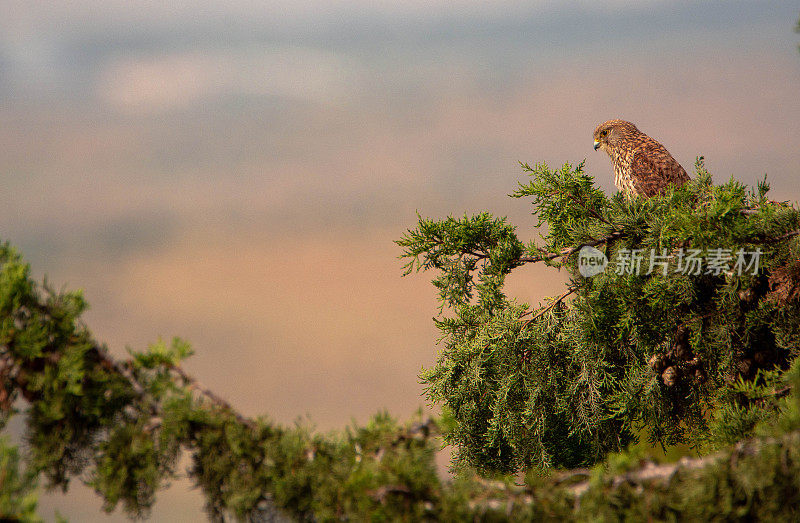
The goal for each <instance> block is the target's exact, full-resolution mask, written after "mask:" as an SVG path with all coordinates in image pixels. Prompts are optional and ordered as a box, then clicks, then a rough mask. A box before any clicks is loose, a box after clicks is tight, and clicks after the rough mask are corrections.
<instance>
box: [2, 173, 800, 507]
mask: <svg viewBox="0 0 800 523" xmlns="http://www.w3.org/2000/svg"><path fill="white" fill-rule="evenodd" d="M523 168H524V169H525V170H527V171H528V172H529V173H530V174H531V175H532V178H531V180H530V182H529V183H526V184H521V185H520V187H519V188H518V190H517V191H516V192H515V193H514V195H513V196H515V197H519V198H531V201H532V203H533V211H534V214H535V215H536V217H537V218H538V221H539V223H538V225H542V226H543V230H544V234H543V238H542V239H543V242H542V243H541V244H537V243H535V242H531V243H529V244H527V245H525V244H523V243H522V241H520V240H519V239H518V238H517V235H516V229H515V228H514V227H513V226H511V225H510V224H508V223H507V221H506V220H505V219H501V218H495V217H492V216H490V215H489V214H487V213H482V214H479V215H476V216H472V217H470V216H464V217H463V218H459V219H456V218H448V219H446V220H441V221H434V220H428V219H423V218H421V217H420V219H419V224H418V227H417V228H415V229H412V230H409V231H408V232H407V233H406V235H405V236H404V237H403V238H402V239H401V240H399V241H398V243H399V244H400V246H401V247H402V248H403V250H404V256H405V257H406V258H407V260H408V263H407V264H406V266H405V271H406V273H409V272H411V271H413V270H415V269H416V270H420V269H424V270H433V271H437V275H436V278H435V280H434V285H435V287H436V288H437V291H438V293H439V297H440V300H441V306H442V307H441V314H440V317H439V318H437V319H436V324H437V326H438V327H439V329H440V330H441V331H442V342H443V346H442V350H441V352H440V355H439V356H440V357H439V361H438V362H437V364H436V365H435V366H433V367H431V368H429V369H426V370H425V371H424V372H423V374H422V377H423V379H424V380H425V382H426V384H427V394H428V397H429V398H430V399H431V400H433V401H435V402H438V403H440V404H441V405H442V408H443V416H442V418H441V420H439V421H438V422H433V421H430V420H428V421H423V420H422V419H421V418H420V417H417V418H416V419H414V420H412V421H410V422H409V423H406V424H403V423H399V422H397V421H396V420H394V419H393V418H391V417H390V416H389V415H387V414H385V413H382V414H378V415H376V416H375V417H374V418H373V419H372V420H371V421H370V422H369V423H368V424H366V425H365V426H356V425H353V426H351V427H349V428H347V429H345V430H343V431H337V432H332V433H330V434H319V433H316V432H314V431H313V430H312V429H311V428H310V427H308V426H306V425H304V424H300V423H298V424H297V425H296V426H292V427H286V426H281V425H279V424H276V423H274V422H271V421H270V420H269V419H267V418H259V419H256V420H251V419H248V418H245V417H243V416H241V415H240V414H238V413H237V412H236V411H235V410H233V408H232V407H231V406H230V405H228V404H227V403H226V402H225V401H224V400H222V399H220V398H218V397H216V396H215V395H214V393H213V392H211V391H209V390H207V389H205V388H204V387H203V386H202V385H201V384H199V383H197V382H196V381H195V380H194V379H193V378H191V377H190V376H188V375H186V374H185V373H184V371H183V370H182V368H181V363H182V361H183V359H185V358H186V357H189V356H190V355H191V352H192V351H191V347H190V346H189V344H188V343H186V342H184V341H182V340H180V339H177V338H176V339H173V340H172V341H170V342H165V341H162V340H159V341H157V342H156V343H154V344H152V345H151V346H150V347H148V348H147V350H145V351H143V352H137V351H129V353H130V359H128V360H127V361H123V362H118V361H116V360H115V359H113V358H112V357H111V356H110V355H109V353H108V351H107V350H106V348H105V347H104V346H102V345H100V344H98V343H97V342H96V341H95V340H94V339H93V338H92V336H91V333H90V332H89V330H88V329H87V327H86V326H85V325H83V323H81V321H80V316H81V314H82V312H83V311H84V310H85V309H86V307H87V304H86V303H85V302H84V300H83V299H82V297H81V294H80V293H79V292H67V291H62V292H55V291H53V290H52V289H50V288H49V287H48V286H47V284H46V283H45V284H43V285H39V284H38V283H37V282H34V281H33V280H32V279H31V278H30V270H29V267H28V266H27V264H25V263H23V262H22V260H21V258H20V257H19V255H17V254H16V253H15V252H14V251H13V250H12V249H11V248H10V247H9V246H8V245H7V244H4V245H0V411H2V415H3V420H4V421H6V420H7V419H8V418H9V417H11V416H13V415H15V414H16V413H17V412H16V410H15V409H14V408H13V407H14V405H26V410H25V411H24V415H25V418H26V422H27V428H26V431H27V433H26V435H25V440H26V442H27V443H28V449H27V450H28V452H27V453H26V458H27V465H28V467H27V469H26V472H19V457H18V455H17V454H16V451H15V450H14V449H10V448H8V447H7V446H5V444H4V443H2V442H0V462H1V463H2V467H0V474H2V478H0V479H3V481H2V482H0V509H2V510H3V511H5V514H10V515H12V516H14V517H19V518H21V519H26V518H29V519H31V520H35V518H36V516H35V513H34V509H35V496H33V489H34V487H35V485H36V479H37V477H42V478H44V480H45V484H46V486H49V487H58V488H62V489H64V490H66V489H68V487H69V485H70V482H71V481H72V480H74V479H76V478H78V479H79V480H80V481H83V482H85V483H87V484H88V485H90V486H92V487H93V488H94V489H95V490H96V492H97V493H98V495H100V496H101V497H102V498H103V500H104V507H105V508H106V510H108V511H111V510H114V509H115V508H116V507H118V506H121V507H122V508H123V510H125V512H126V513H127V514H128V515H130V516H134V517H139V516H146V515H147V514H148V511H149V509H150V507H151V506H152V504H153V503H154V502H155V494H156V492H157V491H158V489H160V488H161V487H162V486H164V485H165V483H167V482H168V481H169V480H170V479H171V478H173V477H175V474H176V467H177V462H178V458H179V456H180V453H181V452H188V453H189V454H190V456H191V467H190V469H189V470H188V475H189V477H190V478H191V479H192V480H193V481H194V482H195V484H196V485H197V486H198V487H199V488H200V489H201V490H202V492H203V495H204V497H205V501H206V510H207V512H208V514H209V516H210V517H211V518H212V519H213V520H222V519H223V518H227V517H233V518H235V519H238V520H259V521H260V520H269V519H271V518H273V517H276V516H277V517H281V516H288V517H291V518H293V519H296V520H300V521H331V520H355V521H363V520H370V521H463V520H481V521H507V520H523V521H526V520H536V521H564V520H576V521H584V520H592V521H594V520H597V519H600V520H618V519H625V518H627V519H633V520H638V519H648V518H650V519H659V520H660V519H680V518H684V517H688V518H696V519H711V518H712V516H715V515H716V516H717V517H722V518H728V519H735V518H740V519H748V518H760V519H768V518H770V517H772V518H775V519H778V520H780V519H784V520H791V519H796V512H795V509H794V508H793V507H795V506H797V501H798V500H800V485H798V483H797V480H796V478H797V477H800V460H799V459H798V458H799V457H800V456H798V453H799V452H800V436H798V434H799V433H800V400H799V399H798V397H800V395H798V393H797V390H798V389H799V388H800V366H799V365H798V364H793V362H794V361H795V356H796V354H797V349H798V347H799V346H800V321H798V320H800V318H798V313H799V312H800V303H798V302H800V262H798V259H800V247H799V246H798V243H797V231H798V229H800V216H798V212H797V210H796V209H795V208H793V207H790V206H788V205H786V204H780V203H775V202H772V201H770V200H768V199H767V198H766V192H767V189H768V187H767V185H766V183H762V184H759V186H758V187H757V188H756V189H754V190H748V189H747V188H745V187H743V186H742V185H741V184H738V183H737V182H735V181H731V182H728V183H726V184H724V185H721V186H714V185H712V184H711V180H710V176H709V175H708V173H707V172H705V170H704V168H703V166H702V163H698V165H697V174H696V176H695V179H694V181H693V182H692V183H691V184H688V185H687V186H685V187H682V188H680V189H676V190H674V191H671V192H668V193H667V194H665V195H663V196H661V197H657V198H651V199H648V200H632V201H629V200H626V199H623V198H621V197H619V196H614V197H612V198H607V197H606V196H605V195H603V194H602V192H601V191H599V190H598V189H597V188H595V187H594V185H593V182H592V179H591V177H589V176H587V175H586V174H585V173H584V172H583V170H582V165H579V166H577V167H575V168H573V167H572V166H570V165H565V166H563V167H562V168H561V169H559V170H550V169H548V168H547V167H546V166H544V165H538V166H536V167H534V168H531V167H529V166H527V165H523ZM534 225H535V224H534ZM583 245H592V246H595V247H597V248H599V249H602V250H603V252H604V253H605V254H606V255H607V256H608V257H609V259H611V260H612V261H618V260H619V258H620V253H622V252H624V250H625V249H650V248H654V249H657V250H659V252H660V250H661V249H666V250H667V251H668V252H671V253H675V252H676V250H679V249H689V248H696V249H701V250H706V251H709V250H713V249H715V248H718V247H725V248H731V249H734V250H735V249H740V248H741V249H747V250H752V249H756V248H758V249H763V251H764V256H763V257H762V267H763V269H764V270H763V271H762V272H760V273H759V274H747V273H743V274H741V275H740V274H737V273H735V272H733V273H720V274H698V275H687V274H679V273H675V272H671V269H672V268H673V266H672V265H671V266H670V267H669V268H670V272H668V273H667V274H662V273H661V272H660V271H654V272H652V273H649V274H629V273H626V272H625V271H620V273H619V274H618V273H617V272H616V271H614V270H612V269H611V267H612V266H611V265H610V266H609V268H607V270H606V271H605V272H603V273H602V274H599V275H596V276H594V277H592V278H584V277H583V276H581V274H580V270H579V265H578V260H577V258H578V257H577V255H576V253H577V252H578V250H579V249H580V247H581V246H583ZM534 262H543V263H546V264H548V265H551V266H553V267H554V268H558V269H563V271H564V272H565V273H567V275H568V278H569V283H568V287H567V290H566V291H565V293H564V294H562V295H561V296H559V297H558V298H556V299H553V300H551V301H550V302H548V303H547V304H545V305H544V306H540V307H539V308H531V307H530V306H529V305H527V304H525V303H523V302H521V301H518V300H515V299H513V298H511V299H510V298H508V297H507V296H506V295H505V293H504V289H503V285H504V282H505V277H506V276H507V275H508V274H509V273H510V272H511V271H512V270H514V269H515V268H517V267H519V266H521V265H522V264H525V263H534ZM674 262H675V260H672V262H671V263H673V265H674ZM670 369H672V370H671V371H670ZM20 398H21V399H24V400H25V402H24V403H23V402H19V403H15V401H16V400H17V399H20ZM437 426H438V427H439V429H437ZM438 430H441V431H442V432H443V438H444V441H445V442H446V443H450V444H452V445H454V446H455V448H456V461H457V464H458V465H459V466H458V469H459V474H458V476H457V477H456V478H455V479H454V480H453V481H443V480H442V479H441V478H439V477H438V475H437V474H436V467H435V460H434V456H435V452H436V450H437V448H438V447H439V444H440V440H439V439H438V438H437V432H438ZM640 435H645V436H647V439H648V441H651V442H660V443H662V444H663V445H671V444H674V443H680V442H683V443H688V444H689V445H691V446H693V447H696V450H697V451H700V452H708V451H713V452H715V453H714V454H710V455H706V456H705V457H703V458H697V459H695V460H693V461H685V462H682V463H683V464H682V465H677V466H676V465H667V464H662V465H659V467H665V468H663V470H664V471H666V472H664V473H661V472H660V471H661V470H662V469H655V471H654V469H653V466H652V465H648V462H647V461H646V460H645V456H647V455H651V453H649V452H647V449H646V448H645V447H643V446H642V445H641V444H640V445H639V446H637V447H635V448H633V449H632V450H631V451H626V449H627V448H628V447H629V446H630V444H632V443H634V442H636V441H637V440H638V438H639V436H640ZM742 438H755V439H751V440H747V441H744V442H743V441H742ZM733 442H737V443H735V444H733ZM587 465H594V469H592V470H589V469H584V468H578V469H575V470H571V471H558V469H559V468H564V467H583V466H587ZM643 466H644V467H645V468H644V469H643V468H642V467H643ZM647 467H649V468H647ZM475 469H477V471H478V472H480V475H478V474H476V473H475ZM520 469H522V470H525V471H526V476H525V482H526V483H525V485H524V486H520V485H517V484H516V480H517V478H516V477H513V476H503V475H502V474H500V473H503V472H512V471H517V470H520ZM487 476H488V478H487ZM718 515H721V516H718Z"/></svg>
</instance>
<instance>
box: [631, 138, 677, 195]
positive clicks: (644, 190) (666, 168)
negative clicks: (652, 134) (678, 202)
mask: <svg viewBox="0 0 800 523" xmlns="http://www.w3.org/2000/svg"><path fill="white" fill-rule="evenodd" d="M631 180H632V182H633V187H634V189H636V192H637V193H638V194H640V195H642V196H647V197H648V198H649V197H651V196H655V195H656V194H658V193H660V192H661V191H662V190H663V189H664V187H666V186H667V185H669V184H675V185H682V184H683V183H685V182H686V181H687V180H689V176H688V175H687V174H686V171H684V170H683V167H681V165H680V164H679V163H678V162H676V161H675V159H674V158H673V157H672V156H671V155H670V154H669V153H668V152H667V150H666V149H664V147H663V146H659V147H647V148H643V149H638V150H637V151H635V152H634V153H633V159H632V160H631Z"/></svg>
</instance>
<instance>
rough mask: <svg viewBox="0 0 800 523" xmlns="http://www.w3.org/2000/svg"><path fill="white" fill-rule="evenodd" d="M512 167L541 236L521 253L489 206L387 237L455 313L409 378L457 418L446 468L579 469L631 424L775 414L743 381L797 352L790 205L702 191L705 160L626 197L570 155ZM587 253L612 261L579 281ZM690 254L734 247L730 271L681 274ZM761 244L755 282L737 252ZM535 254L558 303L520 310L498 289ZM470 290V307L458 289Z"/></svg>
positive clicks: (627, 439) (761, 195)
mask: <svg viewBox="0 0 800 523" xmlns="http://www.w3.org/2000/svg"><path fill="white" fill-rule="evenodd" d="M523 169H524V170H525V171H527V172H528V173H529V174H530V175H531V176H532V179H531V180H530V182H528V183H526V184H520V187H519V188H518V189H517V191H516V192H515V193H514V194H513V195H512V196H514V197H518V198H523V197H530V198H531V201H532V204H533V214H534V216H536V217H537V218H538V223H536V224H535V225H537V226H544V227H543V229H544V231H545V232H544V235H543V243H542V244H541V245H539V244H536V243H535V242H531V243H529V244H528V245H527V247H526V248H525V249H519V248H518V246H519V245H521V242H520V240H518V239H517V237H516V235H515V232H514V229H513V228H512V227H510V226H509V225H508V224H507V223H506V221H505V220H504V219H497V218H492V217H491V216H489V215H487V214H481V215H479V216H476V217H473V218H468V217H465V218H464V219H462V220H455V219H453V218H447V219H446V220H442V221H439V222H436V221H432V220H428V219H423V218H420V220H419V227H418V228H417V229H413V230H409V231H408V232H407V234H406V235H405V236H404V237H403V238H402V239H401V240H400V241H398V242H397V243H398V244H399V245H400V246H401V247H402V248H403V249H404V252H403V256H404V257H406V258H409V259H410V261H409V262H408V264H407V265H406V271H410V270H412V268H416V269H417V270H420V269H422V270H437V271H439V274H438V275H437V276H436V279H435V280H434V285H435V286H436V287H437V288H438V289H439V296H440V299H441V302H442V306H443V307H444V306H448V307H449V308H450V310H451V311H452V315H449V316H443V317H440V318H438V319H437V320H436V325H437V327H438V328H439V329H440V330H441V331H442V341H443V347H442V350H441V351H440V354H439V359H438V362H437V364H436V365H435V366H434V367H432V368H429V369H426V370H424V371H423V373H422V375H421V378H422V380H423V382H425V383H426V384H427V395H428V397H429V399H430V400H432V401H433V402H436V403H440V404H442V405H443V407H445V408H446V409H447V411H448V413H450V414H451V415H452V417H453V420H454V423H453V424H452V429H451V430H449V431H447V433H446V434H445V440H446V441H447V442H448V443H450V444H453V445H454V446H456V448H457V451H456V454H455V458H456V464H457V465H459V466H465V465H466V466H471V467H476V468H478V469H479V470H481V471H484V472H488V471H499V472H513V471H516V470H520V469H528V468H531V467H534V468H537V469H542V470H544V469H548V468H550V467H578V466H587V465H591V464H594V463H598V462H600V461H601V460H602V459H603V458H604V456H605V455H606V454H607V453H609V452H617V451H620V450H623V449H625V448H627V447H628V446H629V445H630V444H631V443H633V442H635V441H637V437H638V435H639V434H645V435H646V436H647V438H648V440H649V441H650V442H652V443H656V442H658V443H659V444H661V445H675V444H689V445H690V446H699V445H703V444H708V443H709V442H711V441H715V442H716V443H712V445H713V444H721V443H724V442H730V441H733V440H732V439H731V438H740V437H743V436H745V435H747V434H749V433H750V432H751V431H752V429H753V427H754V426H755V424H756V423H757V422H758V421H759V420H761V419H763V418H764V417H766V416H768V415H769V413H770V412H771V409H773V410H774V406H772V407H771V406H770V405H768V402H754V401H752V400H751V399H748V396H747V393H746V391H744V390H741V387H742V384H743V383H750V384H757V383H760V381H763V380H764V379H766V377H767V375H766V374H763V372H762V371H767V370H770V369H773V368H778V369H782V368H785V367H786V366H787V365H788V363H789V362H790V361H792V360H793V359H794V357H795V356H796V355H797V353H798V350H799V348H800V336H799V334H800V331H798V325H799V324H800V300H798V295H799V294H800V293H798V292H796V291H795V289H796V288H797V287H796V286H797V285H798V282H800V268H798V267H799V266H800V264H798V263H797V260H798V258H799V257H800V256H799V255H800V247H798V243H797V241H796V231H797V229H798V228H799V227H800V213H798V211H797V209H795V208H793V207H790V206H788V205H786V204H781V203H775V202H772V201H770V200H768V199H767V198H766V193H767V191H768V186H767V184H766V182H764V183H761V184H759V186H758V187H757V188H755V189H753V190H748V189H747V188H746V187H745V186H743V185H741V184H740V183H738V182H736V181H734V180H731V181H730V182H728V183H726V184H723V185H719V186H715V185H712V183H711V177H710V175H709V174H708V172H707V171H706V170H705V168H704V166H703V163H702V159H699V160H698V163H697V165H696V175H695V177H694V179H693V181H692V182H691V183H689V184H686V185H685V186H683V187H681V188H677V189H674V190H670V191H668V192H667V193H665V194H664V195H662V196H658V197H654V198H648V199H641V198H638V199H633V200H628V199H626V198H623V197H622V196H621V195H619V194H618V195H615V196H614V197H613V198H607V197H605V196H604V195H603V193H602V192H601V191H599V190H598V189H597V188H596V187H594V185H593V182H592V179H591V177H590V176H588V175H586V174H585V173H584V172H583V165H582V164H581V165H578V166H577V167H574V168H573V167H572V166H570V165H568V164H567V165H564V166H563V167H562V168H560V169H558V170H551V169H549V168H548V167H547V166H546V165H537V166H536V167H534V168H531V167H530V166H528V165H526V164H523ZM463 238H468V241H463V240H462V239H463ZM498 238H502V241H497V239H498ZM586 245H590V246H596V247H598V248H601V249H602V250H603V253H604V254H605V255H606V256H607V258H608V259H609V260H611V263H610V264H609V265H608V267H607V269H606V270H605V271H604V272H602V273H601V274H598V275H595V276H594V277H591V278H589V277H586V278H585V277H583V276H582V275H581V274H580V271H579V267H578V259H579V256H578V255H577V252H578V250H579V249H580V248H581V247H582V246H586ZM511 246H513V247H511ZM690 249H696V250H697V251H698V252H700V253H702V254H705V255H706V258H708V257H709V256H713V255H714V253H715V252H717V253H718V256H719V255H721V254H719V253H722V251H718V250H719V249H729V250H728V251H724V253H727V256H728V257H729V260H728V269H730V270H727V271H723V270H719V271H714V270H712V269H710V267H702V268H701V270H700V271H699V273H698V274H692V271H688V272H687V271H679V270H677V269H679V267H678V266H677V264H678V263H681V262H682V259H683V256H684V253H688V252H689V250H690ZM634 250H640V251H639V252H643V253H650V252H653V253H654V254H657V255H663V256H665V258H663V260H668V265H666V266H661V265H656V264H652V265H651V266H650V267H648V264H649V263H652V262H651V261H650V259H651V258H649V257H648V256H647V255H646V254H645V255H644V259H643V260H642V262H641V269H642V270H641V271H638V272H637V271H634V270H625V267H624V266H622V265H621V263H622V261H621V260H624V258H623V255H624V254H625V253H628V254H627V255H628V257H630V253H631V252H632V251H633V252H636V251H634ZM756 251H758V252H759V253H760V254H761V256H760V260H759V262H760V269H761V270H760V271H759V272H758V274H752V272H753V270H751V269H752V267H753V266H750V269H747V270H741V271H740V270H736V269H735V263H737V261H738V257H737V253H740V254H741V255H742V256H745V253H751V252H756ZM724 253H722V254H724ZM666 256H669V258H666ZM420 259H421V260H422V262H420V261H419V260H420ZM652 259H653V260H655V259H656V258H655V257H653V258H652ZM742 260H743V261H745V262H752V255H751V256H750V259H749V260H748V259H746V257H743V258H742ZM538 261H542V262H545V263H547V264H549V265H552V266H554V267H558V268H560V269H564V270H565V271H566V272H567V273H568V274H569V278H570V281H569V283H568V287H567V291H566V292H565V294H564V295H562V296H561V297H559V298H558V299H555V300H554V301H552V302H551V303H550V304H548V305H546V306H543V307H540V308H538V309H535V310H533V309H531V308H530V306H528V305H527V304H525V303H521V302H517V301H515V300H509V299H507V298H506V296H505V295H504V294H503V289H502V283H503V278H504V277H505V275H506V274H508V272H509V271H511V270H513V269H514V268H515V267H518V266H520V265H522V264H523V263H530V262H538ZM615 265H616V269H615ZM741 267H742V268H747V267H748V266H747V264H746V263H744V264H742V265H741ZM653 269H654V270H653ZM662 269H663V271H665V272H662ZM473 272H477V273H478V275H479V279H481V281H483V278H485V276H484V275H486V274H489V275H493V276H494V275H497V277H496V279H495V280H493V281H494V285H491V286H485V287H482V286H478V285H476V286H474V287H471V286H469V283H470V282H471V281H472V279H473ZM465 282H466V285H465ZM472 291H475V292H476V293H477V297H476V299H475V300H474V301H475V302H476V305H472V304H471V303H470V302H467V300H465V299H464V296H467V297H468V298H470V299H471V298H472V294H471V292H472ZM568 295H574V298H572V299H571V300H569V301H567V300H566V297H567V296H568ZM483 303H490V304H491V306H489V307H487V306H480V304H483ZM443 310H444V309H443ZM526 316H530V317H529V318H526ZM737 387H739V388H738V389H737ZM710 413H712V417H713V419H714V420H715V421H714V424H715V430H717V433H715V435H714V436H713V437H710V436H709V432H708V420H709V414H710ZM737 423H738V426H737Z"/></svg>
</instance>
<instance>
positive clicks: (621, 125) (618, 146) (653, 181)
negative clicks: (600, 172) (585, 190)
mask: <svg viewBox="0 0 800 523" xmlns="http://www.w3.org/2000/svg"><path fill="white" fill-rule="evenodd" d="M597 149H602V150H604V151H605V152H607V153H608V155H609V156H610V157H611V161H612V162H613V163H614V184H615V185H616V186H617V188H618V189H619V190H620V191H622V192H623V193H625V195H626V196H627V197H628V198H632V197H633V196H635V195H639V196H646V197H650V196H655V195H656V194H658V193H660V192H662V191H663V190H664V189H665V188H666V187H667V186H668V185H670V184H672V185H683V184H684V183H686V182H687V181H689V175H687V174H686V171H684V170H683V167H681V165H680V164H679V163H678V162H676V161H675V158H673V157H672V155H671V154H669V151H667V150H666V149H665V148H664V146H663V145H661V144H660V143H658V142H657V141H655V140H653V139H652V138H650V137H649V136H647V135H646V134H644V133H643V132H642V131H640V130H639V129H637V128H636V126H635V125H633V124H632V123H630V122H626V121H625V120H609V121H607V122H605V123H601V124H600V125H598V126H597V129H595V130H594V150H595V151H596V150H597Z"/></svg>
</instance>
